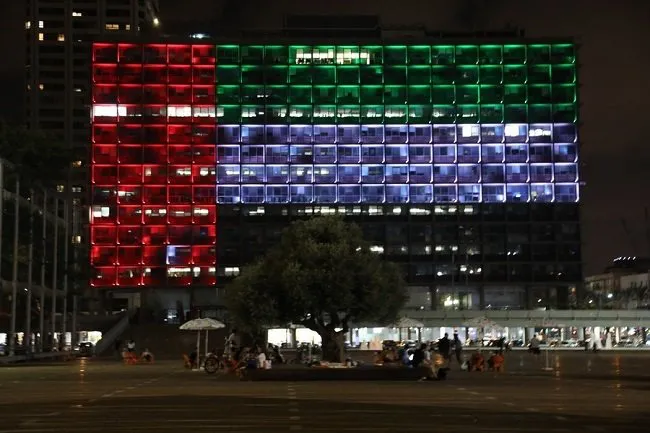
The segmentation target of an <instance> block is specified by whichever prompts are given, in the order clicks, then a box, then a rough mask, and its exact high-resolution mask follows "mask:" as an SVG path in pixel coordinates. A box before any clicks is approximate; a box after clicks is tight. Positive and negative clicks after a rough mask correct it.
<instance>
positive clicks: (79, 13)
mask: <svg viewBox="0 0 650 433" xmlns="http://www.w3.org/2000/svg"><path fill="white" fill-rule="evenodd" d="M72 16H73V17H82V16H83V14H82V13H81V12H72Z"/></svg>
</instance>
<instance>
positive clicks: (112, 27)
mask: <svg viewBox="0 0 650 433" xmlns="http://www.w3.org/2000/svg"><path fill="white" fill-rule="evenodd" d="M119 29H120V25H119V24H106V30H119Z"/></svg>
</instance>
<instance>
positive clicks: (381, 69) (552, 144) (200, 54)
mask: <svg viewBox="0 0 650 433" xmlns="http://www.w3.org/2000/svg"><path fill="white" fill-rule="evenodd" d="M92 50H93V64H92V77H93V98H92V113H91V114H92V162H91V170H92V185H91V187H92V206H91V242H92V246H91V256H90V260H91V266H92V267H93V269H94V271H95V274H94V277H93V279H92V284H93V285H94V286H97V287H111V286H124V287H136V286H187V285H189V284H201V285H208V286H209V285H215V284H216V271H215V269H216V266H217V263H216V260H217V259H216V258H217V242H218V240H217V214H218V212H219V206H231V205H235V204H260V205H262V204H264V205H266V204H294V203H295V204H309V203H316V204H327V203H330V204H351V203H362V204H364V203H365V204H382V203H396V204H399V203H412V204H422V205H426V204H431V205H435V204H440V203H508V202H577V201H578V200H579V189H578V179H579V178H578V164H577V163H578V137H577V97H576V86H577V84H576V65H575V62H576V60H575V47H574V45H573V44H570V43H552V42H549V43H536V44H528V43H517V44H504V43H494V44H481V45H477V44H448V43H446V44H431V45H385V46H381V45H369V46H348V45H346V46H338V45H322V46H321V45H314V46H312V45H210V44H194V43H186V44H170V43H159V44H143V43H126V42H125V43H117V42H115V43H95V44H94V45H93V48H92Z"/></svg>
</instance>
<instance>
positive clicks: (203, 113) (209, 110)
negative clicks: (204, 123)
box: [194, 107, 215, 117]
mask: <svg viewBox="0 0 650 433" xmlns="http://www.w3.org/2000/svg"><path fill="white" fill-rule="evenodd" d="M194 117H215V110H214V107H194Z"/></svg>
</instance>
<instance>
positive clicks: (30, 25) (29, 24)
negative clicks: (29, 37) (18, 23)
mask: <svg viewBox="0 0 650 433" xmlns="http://www.w3.org/2000/svg"><path fill="white" fill-rule="evenodd" d="M31 28H32V22H31V21H25V30H29V29H31Z"/></svg>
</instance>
